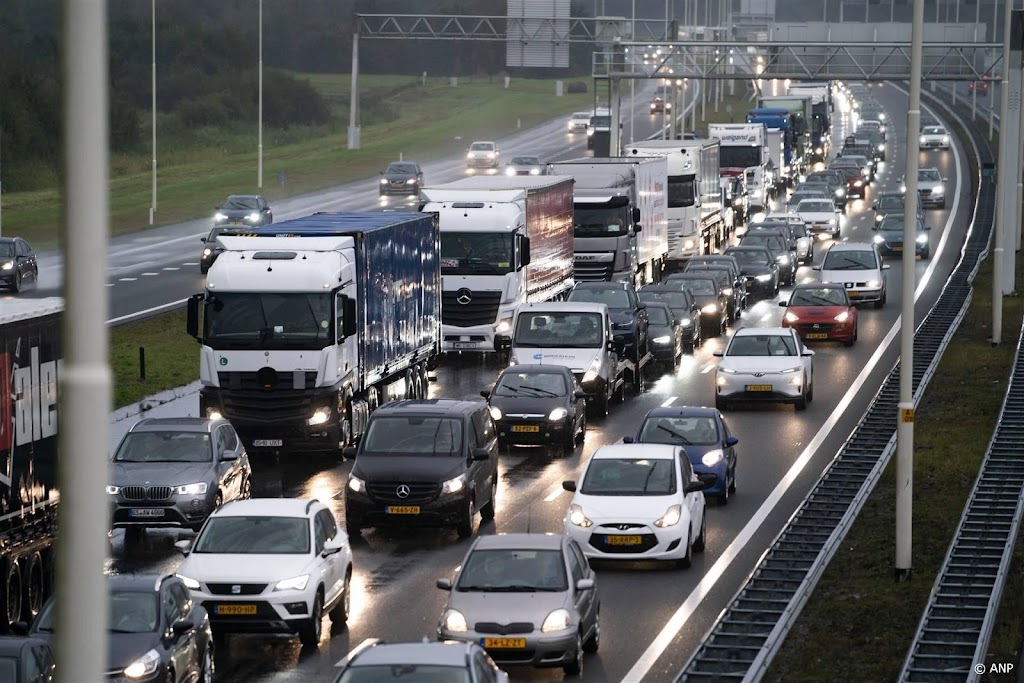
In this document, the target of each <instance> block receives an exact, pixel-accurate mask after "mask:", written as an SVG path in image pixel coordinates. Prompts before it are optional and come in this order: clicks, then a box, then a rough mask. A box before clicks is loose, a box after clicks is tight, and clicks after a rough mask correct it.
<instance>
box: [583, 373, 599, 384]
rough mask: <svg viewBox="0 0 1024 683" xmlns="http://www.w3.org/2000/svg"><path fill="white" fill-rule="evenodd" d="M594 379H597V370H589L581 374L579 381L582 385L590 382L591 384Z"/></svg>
mask: <svg viewBox="0 0 1024 683" xmlns="http://www.w3.org/2000/svg"><path fill="white" fill-rule="evenodd" d="M595 379H597V370H593V369H591V370H587V371H586V372H585V373H583V379H582V380H581V382H582V383H583V384H588V383H590V382H593V381H594V380H595Z"/></svg>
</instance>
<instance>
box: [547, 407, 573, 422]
mask: <svg viewBox="0 0 1024 683" xmlns="http://www.w3.org/2000/svg"><path fill="white" fill-rule="evenodd" d="M568 414H569V411H568V410H566V409H565V408H561V407H559V408H555V409H554V410H552V411H551V414H550V415H548V419H549V420H551V421H552V422H558V421H559V420H564V419H565V416H566V415H568Z"/></svg>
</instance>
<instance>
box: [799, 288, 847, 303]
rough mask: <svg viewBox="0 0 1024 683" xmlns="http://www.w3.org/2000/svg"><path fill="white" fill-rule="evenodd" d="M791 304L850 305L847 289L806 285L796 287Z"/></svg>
mask: <svg viewBox="0 0 1024 683" xmlns="http://www.w3.org/2000/svg"><path fill="white" fill-rule="evenodd" d="M789 305H790V306H848V305H849V301H848V300H847V298H846V290H843V289H839V288H838V287H806V288H804V289H794V290H793V295H792V296H791V297H790V298H789Z"/></svg>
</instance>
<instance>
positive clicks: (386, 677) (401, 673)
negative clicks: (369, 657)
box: [338, 662, 471, 683]
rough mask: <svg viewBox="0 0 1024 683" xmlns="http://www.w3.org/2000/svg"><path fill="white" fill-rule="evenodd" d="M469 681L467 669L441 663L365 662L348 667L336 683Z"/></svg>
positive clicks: (462, 682) (460, 682)
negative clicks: (364, 663)
mask: <svg viewBox="0 0 1024 683" xmlns="http://www.w3.org/2000/svg"><path fill="white" fill-rule="evenodd" d="M392 681H394V682H395V683H471V682H470V678H469V671H468V670H467V669H464V668H462V667H454V666H444V665H442V664H405V663H401V662H395V663H394V664H366V665H360V666H354V667H349V668H348V669H345V671H344V672H343V673H342V674H341V677H340V678H338V683H391V682H392Z"/></svg>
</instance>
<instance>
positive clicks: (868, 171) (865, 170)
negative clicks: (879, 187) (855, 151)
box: [860, 166, 871, 175]
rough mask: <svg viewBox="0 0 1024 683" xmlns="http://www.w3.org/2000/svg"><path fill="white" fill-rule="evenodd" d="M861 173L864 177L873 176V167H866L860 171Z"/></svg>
mask: <svg viewBox="0 0 1024 683" xmlns="http://www.w3.org/2000/svg"><path fill="white" fill-rule="evenodd" d="M860 172H861V173H863V174H864V175H871V167H870V166H865V167H864V168H862V169H860Z"/></svg>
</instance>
